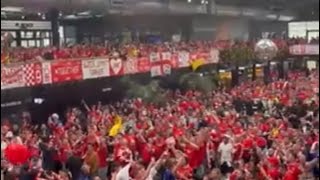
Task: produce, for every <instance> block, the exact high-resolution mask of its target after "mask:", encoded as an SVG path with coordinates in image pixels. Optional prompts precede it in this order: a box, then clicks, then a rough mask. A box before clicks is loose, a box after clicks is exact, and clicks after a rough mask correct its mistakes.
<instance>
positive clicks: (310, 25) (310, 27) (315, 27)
mask: <svg viewBox="0 0 320 180" xmlns="http://www.w3.org/2000/svg"><path fill="white" fill-rule="evenodd" d="M306 24H307V25H306V26H307V27H306V28H307V30H319V21H318V22H317V21H310V22H307V23H306Z"/></svg>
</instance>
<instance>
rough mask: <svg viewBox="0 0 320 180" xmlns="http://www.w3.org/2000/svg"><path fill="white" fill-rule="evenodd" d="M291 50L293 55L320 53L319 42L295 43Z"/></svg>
mask: <svg viewBox="0 0 320 180" xmlns="http://www.w3.org/2000/svg"><path fill="white" fill-rule="evenodd" d="M289 50H290V54H292V55H319V44H304V45H293V46H291V47H290V49H289Z"/></svg>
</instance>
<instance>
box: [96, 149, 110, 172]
mask: <svg viewBox="0 0 320 180" xmlns="http://www.w3.org/2000/svg"><path fill="white" fill-rule="evenodd" d="M107 151H108V149H107V147H101V146H100V147H99V149H98V156H99V166H100V167H101V168H104V167H106V166H107V165H108V164H107V158H108V155H107Z"/></svg>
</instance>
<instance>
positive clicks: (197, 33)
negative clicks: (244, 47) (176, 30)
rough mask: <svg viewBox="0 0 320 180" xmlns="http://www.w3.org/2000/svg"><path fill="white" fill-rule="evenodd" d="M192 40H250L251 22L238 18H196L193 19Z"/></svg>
mask: <svg viewBox="0 0 320 180" xmlns="http://www.w3.org/2000/svg"><path fill="white" fill-rule="evenodd" d="M192 30H193V33H192V39H195V40H222V39H223V40H226V39H238V40H247V39H248V38H249V20H248V19H246V18H236V17H218V16H195V17H193V18H192Z"/></svg>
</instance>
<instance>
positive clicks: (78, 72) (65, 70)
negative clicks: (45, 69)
mask: <svg viewBox="0 0 320 180" xmlns="http://www.w3.org/2000/svg"><path fill="white" fill-rule="evenodd" d="M51 77H52V82H53V83H60V82H66V81H76V80H82V79H83V74H82V65H81V61H80V60H70V61H66V60H65V61H59V60H58V61H53V62H52V63H51Z"/></svg>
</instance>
